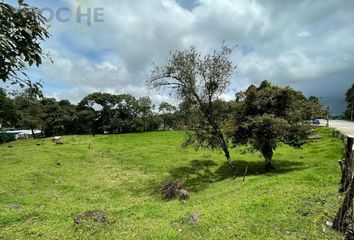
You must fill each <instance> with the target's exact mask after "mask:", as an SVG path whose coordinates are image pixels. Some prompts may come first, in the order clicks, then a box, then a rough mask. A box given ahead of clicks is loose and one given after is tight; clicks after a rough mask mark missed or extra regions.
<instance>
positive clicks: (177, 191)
mask: <svg viewBox="0 0 354 240" xmlns="http://www.w3.org/2000/svg"><path fill="white" fill-rule="evenodd" d="M161 194H162V196H163V197H164V198H165V199H167V200H171V199H173V198H176V197H178V198H179V199H180V200H187V199H189V197H190V195H189V192H188V191H187V190H186V189H185V184H184V183H181V182H176V181H171V182H168V183H167V184H165V185H164V186H163V188H162V189H161Z"/></svg>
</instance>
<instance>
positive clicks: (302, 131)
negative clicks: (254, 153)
mask: <svg viewBox="0 0 354 240" xmlns="http://www.w3.org/2000/svg"><path fill="white" fill-rule="evenodd" d="M237 96H243V97H242V98H240V97H239V98H238V99H237V100H236V103H235V104H236V112H235V117H234V119H233V123H232V124H231V125H233V130H232V131H231V136H232V140H233V142H234V143H235V144H250V145H251V146H252V147H253V148H254V149H255V150H259V151H260V152H261V153H262V155H263V157H264V160H265V166H266V169H269V170H270V169H273V165H272V158H273V150H275V149H276V148H277V146H278V143H279V142H283V143H285V144H288V145H290V146H293V147H300V146H301V145H303V144H304V143H306V142H307V139H308V135H309V134H310V130H311V126H310V125H309V121H308V120H309V119H308V116H307V115H308V112H309V110H308V109H306V108H307V107H308V106H309V105H306V103H307V101H308V100H307V99H306V98H305V97H304V96H303V94H302V93H301V92H296V91H294V90H293V89H291V88H289V87H285V88H281V87H277V86H273V85H272V84H271V83H269V82H268V81H263V82H262V83H261V85H260V86H259V87H258V88H257V87H255V86H253V85H252V86H250V87H249V88H248V89H247V91H245V92H244V93H243V94H238V95H237ZM310 112H311V111H310Z"/></svg>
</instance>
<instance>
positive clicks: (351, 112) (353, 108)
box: [350, 101, 354, 122]
mask: <svg viewBox="0 0 354 240" xmlns="http://www.w3.org/2000/svg"><path fill="white" fill-rule="evenodd" d="M353 110H354V101H353V102H352V109H351V110H350V121H352V122H353Z"/></svg>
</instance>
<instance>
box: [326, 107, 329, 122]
mask: <svg viewBox="0 0 354 240" xmlns="http://www.w3.org/2000/svg"><path fill="white" fill-rule="evenodd" d="M326 127H329V106H328V105H327V124H326Z"/></svg>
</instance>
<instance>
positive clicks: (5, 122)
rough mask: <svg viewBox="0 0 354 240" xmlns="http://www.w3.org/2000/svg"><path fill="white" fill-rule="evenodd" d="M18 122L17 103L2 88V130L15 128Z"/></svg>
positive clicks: (0, 122)
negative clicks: (3, 128)
mask: <svg viewBox="0 0 354 240" xmlns="http://www.w3.org/2000/svg"><path fill="white" fill-rule="evenodd" d="M17 122H18V114H17V111H16V106H15V103H14V101H13V100H12V99H10V98H9V97H8V96H7V94H6V92H5V90H3V89H2V88H0V125H1V126H0V128H1V127H13V126H15V125H16V124H17Z"/></svg>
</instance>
